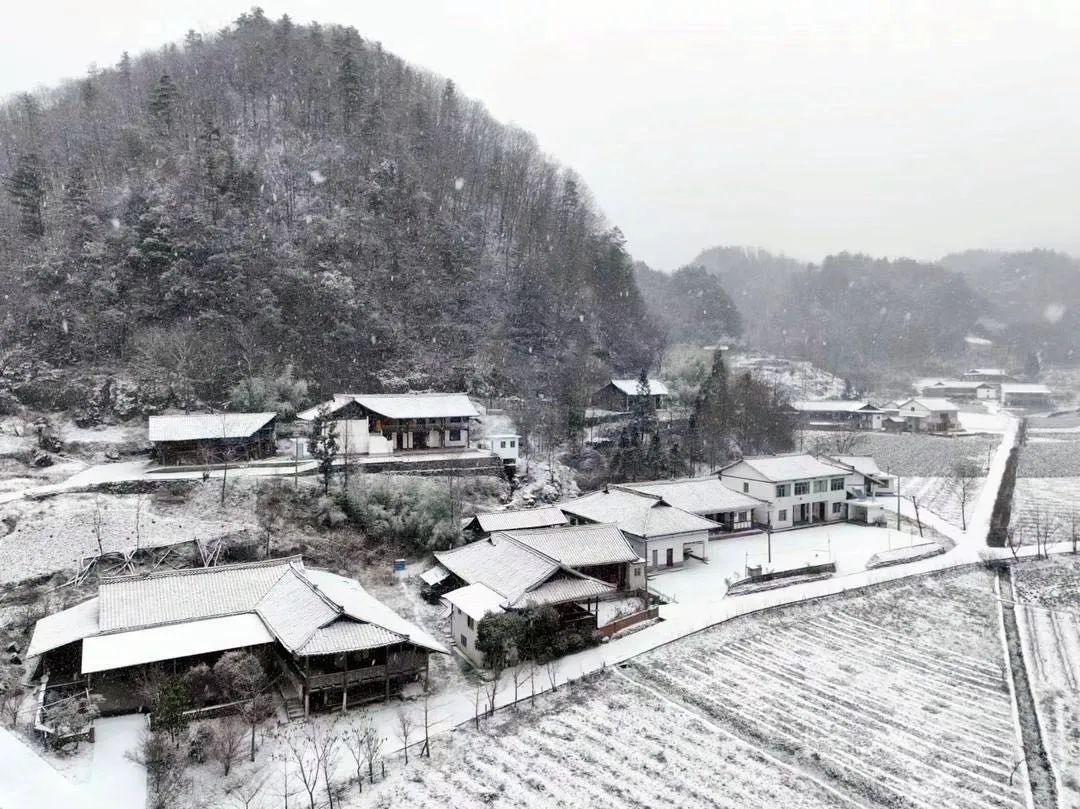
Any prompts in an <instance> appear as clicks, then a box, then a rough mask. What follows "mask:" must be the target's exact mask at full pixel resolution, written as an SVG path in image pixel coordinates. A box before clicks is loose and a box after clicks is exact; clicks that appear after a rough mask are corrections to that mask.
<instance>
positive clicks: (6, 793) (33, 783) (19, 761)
mask: <svg viewBox="0 0 1080 809" xmlns="http://www.w3.org/2000/svg"><path fill="white" fill-rule="evenodd" d="M92 747H93V745H90V744H82V745H80V753H82V754H85V755H83V756H81V757H80V758H82V759H84V760H88V759H89V757H90V756H92V750H91V749H90V748H92ZM52 760H53V761H57V763H69V762H70V759H60V760H57V759H56V757H55V756H54V757H52ZM144 803H145V792H144V794H143V795H142V796H141V797H140V799H139V801H138V802H137V803H133V804H130V805H131V806H132V807H135V809H139V807H142V806H143V805H144ZM127 805H128V804H119V803H116V802H114V801H112V800H106V801H100V800H99V798H98V796H97V794H96V793H94V792H93V791H91V790H89V789H87V787H86V785H85V784H79V783H77V782H76V781H73V780H69V779H68V778H67V777H65V775H64V774H63V773H62V772H60V770H58V769H56V768H54V767H53V766H51V764H50V763H49V761H46V760H45V759H44V758H42V757H41V756H40V755H39V754H38V752H37V751H36V750H35V749H34V748H32V747H30V746H29V744H28V743H27V742H26V741H24V740H23V739H20V738H19V737H17V736H16V735H15V734H13V733H11V732H10V731H8V730H7V729H5V728H0V806H2V807H3V809H38V807H57V809H60V807H63V809H68V807H71V808H72V809H74V807H79V809H105V807H110V806H125V807H126V806H127Z"/></svg>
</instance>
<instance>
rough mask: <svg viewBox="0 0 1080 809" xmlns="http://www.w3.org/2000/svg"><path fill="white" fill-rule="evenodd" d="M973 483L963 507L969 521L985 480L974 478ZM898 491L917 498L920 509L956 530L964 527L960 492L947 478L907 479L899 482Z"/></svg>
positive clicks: (954, 483)
mask: <svg viewBox="0 0 1080 809" xmlns="http://www.w3.org/2000/svg"><path fill="white" fill-rule="evenodd" d="M974 481H975V484H974V485H973V486H972V489H971V491H970V492H968V496H967V504H966V505H965V507H964V513H965V514H966V517H967V519H971V514H972V512H973V511H974V510H975V504H976V503H977V502H978V500H979V495H980V494H981V493H982V488H983V485H984V484H985V483H986V478H982V477H980V478H974ZM900 491H901V493H902V494H903V495H904V496H906V497H916V498H918V501H919V508H920V509H926V510H927V511H932V512H934V513H935V514H937V515H938V516H939V517H942V518H943V519H945V520H948V521H949V522H950V523H952V524H953V525H955V526H956V527H957V528H961V527H963V526H964V525H965V522H964V521H963V520H961V515H960V491H959V488H958V486H957V484H956V481H955V480H952V479H950V478H947V477H925V478H920V477H908V478H904V479H902V480H901V486H900Z"/></svg>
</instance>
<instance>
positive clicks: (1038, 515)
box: [1031, 506, 1058, 559]
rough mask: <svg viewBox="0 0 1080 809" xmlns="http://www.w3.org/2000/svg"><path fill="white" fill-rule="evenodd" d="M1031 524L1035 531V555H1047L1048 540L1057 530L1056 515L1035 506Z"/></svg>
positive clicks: (1043, 556)
mask: <svg viewBox="0 0 1080 809" xmlns="http://www.w3.org/2000/svg"><path fill="white" fill-rule="evenodd" d="M1031 524H1032V529H1033V530H1034V532H1035V557H1036V558H1037V559H1038V558H1045V557H1048V556H1049V555H1050V553H1049V546H1050V541H1051V540H1052V539H1053V538H1054V535H1055V534H1057V530H1058V524H1057V519H1056V517H1055V516H1054V514H1053V513H1052V512H1050V511H1048V510H1046V509H1043V508H1040V507H1038V506H1036V507H1035V509H1034V511H1033V512H1032V515H1031Z"/></svg>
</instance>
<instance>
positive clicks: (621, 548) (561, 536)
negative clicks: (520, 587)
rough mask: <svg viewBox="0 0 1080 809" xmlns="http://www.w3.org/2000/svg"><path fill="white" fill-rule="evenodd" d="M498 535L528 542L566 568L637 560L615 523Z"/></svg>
mask: <svg viewBox="0 0 1080 809" xmlns="http://www.w3.org/2000/svg"><path fill="white" fill-rule="evenodd" d="M500 536H508V537H510V538H511V539H513V540H515V541H517V542H520V543H522V544H523V545H528V546H529V547H530V548H532V549H533V550H536V551H539V552H540V553H542V554H544V555H545V556H549V557H551V558H552V559H554V560H555V561H557V562H561V563H562V564H564V565H566V566H567V567H585V566H587V565H609V564H618V563H621V562H635V561H637V559H638V555H637V552H636V551H634V549H633V548H631V547H630V543H629V542H627V541H626V537H624V536H623V533H622V531H620V530H619V527H618V526H617V525H610V524H590V525H569V526H562V527H558V528H534V529H532V530H529V531H503V532H501V534H500Z"/></svg>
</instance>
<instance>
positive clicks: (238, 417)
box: [149, 413, 277, 442]
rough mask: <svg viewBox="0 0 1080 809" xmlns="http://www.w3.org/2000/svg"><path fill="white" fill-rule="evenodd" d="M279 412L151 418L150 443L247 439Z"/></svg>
mask: <svg viewBox="0 0 1080 809" xmlns="http://www.w3.org/2000/svg"><path fill="white" fill-rule="evenodd" d="M276 416H277V413H199V414H196V415H192V416H151V417H150V426H149V438H150V440H151V441H154V442H157V441H200V440H208V439H215V438H247V437H248V436H249V435H254V434H255V433H257V432H258V431H259V430H261V429H262V428H263V427H265V426H266V424H267V422H269V421H270V420H271V419H273V418H275V417H276Z"/></svg>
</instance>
